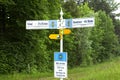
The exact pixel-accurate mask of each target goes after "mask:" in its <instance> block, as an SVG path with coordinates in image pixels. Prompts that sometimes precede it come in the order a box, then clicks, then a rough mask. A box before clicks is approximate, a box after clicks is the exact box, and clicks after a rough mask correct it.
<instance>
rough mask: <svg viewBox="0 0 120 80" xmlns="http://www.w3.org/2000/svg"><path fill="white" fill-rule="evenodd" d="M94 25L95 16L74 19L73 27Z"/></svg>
mask: <svg viewBox="0 0 120 80" xmlns="http://www.w3.org/2000/svg"><path fill="white" fill-rule="evenodd" d="M94 25H95V23H94V18H77V19H72V28H79V27H93V26H94Z"/></svg>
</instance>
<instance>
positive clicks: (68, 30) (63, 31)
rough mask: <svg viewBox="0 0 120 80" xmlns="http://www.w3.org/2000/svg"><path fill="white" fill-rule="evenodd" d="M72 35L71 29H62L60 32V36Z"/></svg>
mask: <svg viewBox="0 0 120 80" xmlns="http://www.w3.org/2000/svg"><path fill="white" fill-rule="evenodd" d="M70 33H71V30H70V29H63V30H61V29H60V32H59V34H70Z"/></svg>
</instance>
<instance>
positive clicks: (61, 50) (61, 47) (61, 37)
mask: <svg viewBox="0 0 120 80" xmlns="http://www.w3.org/2000/svg"><path fill="white" fill-rule="evenodd" d="M62 22H63V11H62V8H61V11H60V28H61V29H60V30H59V32H60V52H63V32H62V31H63V28H62V27H63V25H62ZM60 80H63V78H60Z"/></svg>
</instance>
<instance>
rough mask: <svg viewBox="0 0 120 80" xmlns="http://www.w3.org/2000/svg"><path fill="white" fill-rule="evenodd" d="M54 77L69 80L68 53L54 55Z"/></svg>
mask: <svg viewBox="0 0 120 80" xmlns="http://www.w3.org/2000/svg"><path fill="white" fill-rule="evenodd" d="M54 77H55V78H67V53H66V52H55V53H54Z"/></svg>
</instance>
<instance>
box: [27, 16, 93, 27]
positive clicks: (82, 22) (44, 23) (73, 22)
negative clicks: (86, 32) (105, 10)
mask: <svg viewBox="0 0 120 80" xmlns="http://www.w3.org/2000/svg"><path fill="white" fill-rule="evenodd" d="M94 25H95V21H94V18H76V19H63V20H62V23H61V22H60V20H28V21H26V29H60V28H80V27H93V26H94Z"/></svg>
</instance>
